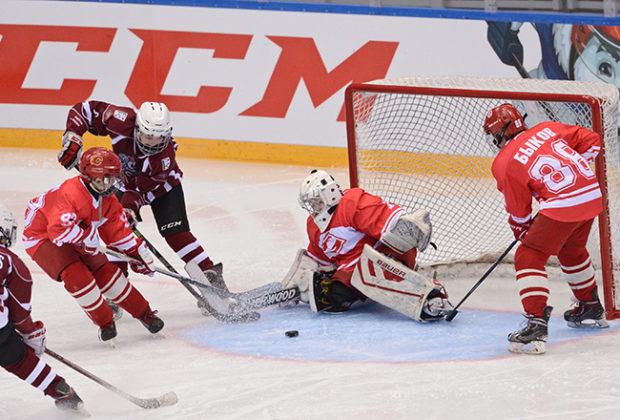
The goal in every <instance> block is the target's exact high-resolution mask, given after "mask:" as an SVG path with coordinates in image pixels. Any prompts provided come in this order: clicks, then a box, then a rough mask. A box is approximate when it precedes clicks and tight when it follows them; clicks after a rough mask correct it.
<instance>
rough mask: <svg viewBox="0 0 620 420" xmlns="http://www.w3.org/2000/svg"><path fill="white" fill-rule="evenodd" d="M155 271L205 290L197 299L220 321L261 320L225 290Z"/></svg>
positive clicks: (113, 253)
mask: <svg viewBox="0 0 620 420" xmlns="http://www.w3.org/2000/svg"><path fill="white" fill-rule="evenodd" d="M103 251H104V252H105V253H106V254H108V255H110V256H113V257H115V258H118V259H120V260H121V261H126V262H139V261H138V260H136V259H135V258H131V257H129V256H127V255H125V254H122V253H120V252H116V251H113V250H111V249H104V250H103ZM153 271H155V272H157V273H160V274H164V275H166V276H169V277H173V278H175V279H177V280H179V281H180V282H181V283H182V284H183V285H184V286H186V287H187V288H190V289H192V290H193V288H192V287H191V286H190V285H195V286H199V287H201V288H202V290H204V291H205V292H206V293H205V294H203V295H202V296H200V295H199V294H198V292H196V291H194V293H196V294H197V295H198V296H197V297H196V299H199V300H200V302H203V303H204V305H205V308H206V309H207V310H208V311H209V313H210V314H211V315H213V317H214V318H215V319H217V320H218V321H221V322H227V323H234V322H246V321H256V320H257V319H259V318H260V314H258V313H256V312H248V311H247V310H246V309H245V308H244V307H243V306H242V305H241V304H240V302H238V301H237V300H236V299H235V297H234V295H233V294H232V293H230V292H228V291H226V290H224V289H218V288H217V287H213V286H211V285H208V284H203V283H200V282H198V281H196V280H193V279H191V278H189V277H185V276H183V275H181V274H179V273H177V272H176V271H170V270H166V269H164V268H160V267H153Z"/></svg>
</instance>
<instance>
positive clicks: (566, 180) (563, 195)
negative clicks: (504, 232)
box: [492, 122, 603, 222]
mask: <svg viewBox="0 0 620 420" xmlns="http://www.w3.org/2000/svg"><path fill="white" fill-rule="evenodd" d="M600 148H601V138H600V136H599V135H598V134H597V133H594V132H592V131H590V130H587V129H585V128H583V127H579V126H572V125H566V124H562V123H558V122H544V123H541V124H538V125H536V126H534V127H532V128H529V129H527V130H525V131H523V132H522V133H520V134H518V135H517V136H516V137H515V138H514V139H512V140H511V141H510V142H508V144H506V146H504V148H502V150H501V151H500V152H499V154H498V155H497V157H496V158H495V160H494V161H493V166H492V172H493V176H494V177H495V180H496V181H497V189H498V190H499V191H501V192H502V193H503V194H504V198H505V202H506V211H507V212H508V213H509V214H511V215H512V217H513V218H514V219H515V220H516V221H518V222H524V221H527V220H528V219H529V218H530V215H531V213H532V197H534V198H535V199H536V200H538V202H539V205H540V213H542V214H544V215H545V216H547V217H549V218H551V219H554V220H559V221H562V222H576V221H581V220H588V219H591V218H593V217H595V216H597V215H598V214H599V213H600V212H601V211H602V210H603V203H602V198H601V197H602V195H601V190H600V188H599V184H598V181H597V179H596V174H595V172H594V170H593V169H592V168H591V167H590V163H591V162H593V161H594V158H595V157H596V156H597V155H598V152H599V151H600Z"/></svg>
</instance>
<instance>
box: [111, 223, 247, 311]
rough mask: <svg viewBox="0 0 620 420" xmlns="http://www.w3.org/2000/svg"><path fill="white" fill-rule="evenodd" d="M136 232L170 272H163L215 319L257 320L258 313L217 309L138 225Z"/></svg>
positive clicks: (124, 257) (123, 256)
mask: <svg viewBox="0 0 620 420" xmlns="http://www.w3.org/2000/svg"><path fill="white" fill-rule="evenodd" d="M133 231H134V233H135V234H136V236H137V237H139V238H141V239H142V240H143V241H144V243H145V244H146V246H147V248H148V249H149V250H150V251H151V252H152V253H153V255H155V257H157V259H158V260H159V261H160V262H161V263H162V264H163V265H164V267H166V268H167V269H168V272H164V273H161V274H166V275H169V276H171V277H174V278H176V279H177V280H179V282H180V283H181V284H182V285H183V287H185V288H186V289H187V291H188V292H190V293H191V295H192V296H194V298H195V299H196V300H197V301H198V303H199V304H201V306H202V307H204V308H205V309H206V310H207V312H209V314H210V315H212V316H213V317H214V318H215V319H217V320H218V321H221V322H245V321H255V320H257V319H258V316H256V315H252V314H249V313H248V314H245V315H244V316H231V315H230V314H224V313H221V312H219V311H217V310H216V309H215V308H213V307H212V305H210V304H209V302H207V300H206V299H205V298H204V296H202V295H201V294H200V293H198V292H197V291H196V290H195V289H194V288H193V287H192V286H191V284H192V282H191V281H188V280H191V279H188V278H186V277H184V276H182V275H180V274H179V272H178V271H177V270H175V269H174V267H173V266H172V264H170V263H169V262H168V260H166V258H164V256H163V255H162V254H161V253H160V252H159V251H158V250H157V248H155V246H154V245H153V244H152V243H151V242H150V241H149V240H148V239H147V238H146V237H145V236H144V235H143V234H142V232H140V231H139V230H138V228H137V227H134V228H133ZM120 255H121V256H118V255H115V256H116V257H117V258H121V259H126V256H125V255H122V254H120ZM156 271H157V270H156ZM199 284H200V285H201V286H203V284H202V283H199ZM213 289H214V290H217V289H216V288H213Z"/></svg>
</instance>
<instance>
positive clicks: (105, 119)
mask: <svg viewBox="0 0 620 420" xmlns="http://www.w3.org/2000/svg"><path fill="white" fill-rule="evenodd" d="M87 131H88V132H90V133H92V134H94V135H96V136H109V137H110V138H111V139H112V149H113V150H114V152H115V153H116V154H117V155H118V156H119V157H120V159H121V162H122V164H123V172H124V175H125V177H126V182H125V186H124V189H123V192H122V197H121V203H122V205H123V207H124V208H125V209H126V211H127V214H128V218H129V220H130V221H131V222H132V223H134V224H135V223H136V222H139V221H141V217H140V208H141V207H142V206H144V205H150V206H151V209H152V211H153V216H154V217H155V221H156V223H157V227H158V229H159V233H160V234H161V235H162V236H163V238H164V239H165V240H166V242H167V243H168V245H169V246H170V247H171V248H172V249H173V250H174V251H175V252H176V253H177V255H178V256H179V257H180V258H181V259H182V260H183V261H184V262H185V263H186V266H185V268H186V270H188V272H189V273H190V275H192V273H195V270H196V269H197V268H199V269H200V270H201V271H203V272H204V273H205V275H206V277H207V279H208V280H209V281H210V282H211V284H212V285H214V286H217V287H225V283H224V280H223V277H222V264H221V263H219V264H214V263H213V261H212V260H211V259H210V258H209V256H208V255H207V253H206V252H205V250H204V249H203V247H202V246H201V245H200V243H199V242H198V240H197V239H196V237H194V235H193V234H192V233H191V232H190V227H189V221H188V218H187V211H186V209H185V198H184V195H183V187H182V184H181V180H182V179H183V172H182V171H181V169H180V168H179V166H178V165H177V162H176V159H175V154H176V149H177V147H178V146H177V144H176V143H175V142H174V140H173V138H172V125H171V122H170V113H169V112H168V108H167V107H166V105H165V104H163V103H159V102H145V103H143V104H142V105H141V106H140V109H139V110H138V111H137V112H136V111H135V110H133V109H132V108H127V107H121V106H116V105H112V104H109V103H106V102H101V101H86V102H82V103H78V104H75V105H74V106H73V107H72V108H71V109H70V110H69V115H68V117H67V126H66V131H65V133H64V135H63V137H62V149H61V150H60V152H59V154H58V161H59V162H60V163H61V164H62V165H63V166H64V167H65V168H67V169H72V168H73V167H75V166H76V164H77V162H78V161H79V157H80V154H81V152H82V135H83V134H84V133H85V132H87Z"/></svg>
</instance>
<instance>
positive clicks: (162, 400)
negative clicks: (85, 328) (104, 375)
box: [45, 348, 179, 409]
mask: <svg viewBox="0 0 620 420" xmlns="http://www.w3.org/2000/svg"><path fill="white" fill-rule="evenodd" d="M45 353H46V354H48V355H49V356H51V357H53V358H54V359H56V360H58V361H59V362H61V363H64V364H65V365H67V366H69V367H70V368H71V369H73V370H75V371H76V372H79V373H81V374H82V375H84V376H86V377H87V378H88V379H90V380H92V381H94V382H96V383H98V384H99V385H101V386H103V387H104V388H106V389H108V390H110V391H112V392H114V393H115V394H117V395H120V396H121V397H122V398H124V399H126V400H127V401H130V402H132V403H134V404H135V405H137V406H138V407H140V408H146V409H152V408H159V407H166V406H169V405H174V404H176V403H177V402H178V401H179V398H178V397H177V394H175V393H174V392H166V393H165V394H163V395H160V396H159V397H155V398H138V397H134V396H133V395H131V394H128V393H126V392H125V391H122V390H120V389H118V388H117V387H115V386H114V385H112V384H110V383H108V382H106V381H104V380H103V379H101V378H99V377H97V376H95V375H93V374H92V373H90V372H89V371H87V370H86V369H84V368H82V367H80V366H78V365H76V364H75V363H73V362H71V361H69V360H67V359H66V358H64V357H63V356H61V355H60V354H58V353H56V352H55V351H53V350H51V349H49V348H46V349H45Z"/></svg>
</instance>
